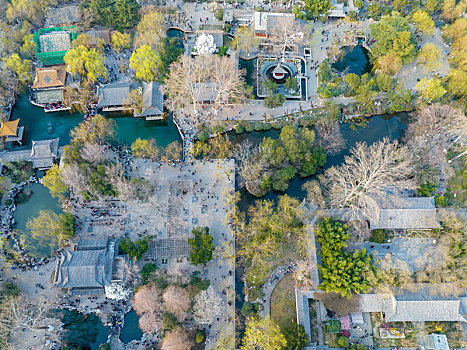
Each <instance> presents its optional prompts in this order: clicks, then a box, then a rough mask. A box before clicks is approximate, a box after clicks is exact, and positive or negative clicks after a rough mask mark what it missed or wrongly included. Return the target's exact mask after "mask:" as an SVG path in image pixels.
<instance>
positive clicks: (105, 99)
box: [97, 83, 132, 112]
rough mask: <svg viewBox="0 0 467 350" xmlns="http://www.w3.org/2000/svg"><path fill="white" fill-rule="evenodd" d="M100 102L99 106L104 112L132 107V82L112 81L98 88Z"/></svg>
mask: <svg viewBox="0 0 467 350" xmlns="http://www.w3.org/2000/svg"><path fill="white" fill-rule="evenodd" d="M97 95H98V97H99V102H98V104H97V108H99V109H102V110H103V111H104V112H114V111H124V110H129V109H131V108H132V107H131V103H130V84H129V83H112V84H106V85H101V86H99V87H98V88H97Z"/></svg>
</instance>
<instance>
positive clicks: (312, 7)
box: [293, 0, 331, 19]
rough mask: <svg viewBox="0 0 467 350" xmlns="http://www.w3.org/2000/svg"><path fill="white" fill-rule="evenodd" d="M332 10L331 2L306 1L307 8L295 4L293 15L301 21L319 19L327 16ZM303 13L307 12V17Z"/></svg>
mask: <svg viewBox="0 0 467 350" xmlns="http://www.w3.org/2000/svg"><path fill="white" fill-rule="evenodd" d="M330 8H331V2H330V1H329V0H305V6H303V7H302V6H300V5H299V4H295V6H294V8H293V13H294V14H295V16H296V17H297V18H301V19H317V18H321V17H324V16H326V15H327V12H328V10H329V9H330ZM302 11H304V12H305V16H304V15H303V13H302Z"/></svg>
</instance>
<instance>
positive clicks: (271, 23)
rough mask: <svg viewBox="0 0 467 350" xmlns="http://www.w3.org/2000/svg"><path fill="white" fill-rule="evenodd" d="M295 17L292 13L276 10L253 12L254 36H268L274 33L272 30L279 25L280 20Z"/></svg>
mask: <svg viewBox="0 0 467 350" xmlns="http://www.w3.org/2000/svg"><path fill="white" fill-rule="evenodd" d="M290 18H293V19H295V15H294V14H292V13H277V12H255V13H254V27H255V28H254V29H255V34H256V36H261V37H266V38H267V37H269V36H271V35H274V32H275V31H276V30H277V28H278V26H280V24H281V21H284V20H289V19H290Z"/></svg>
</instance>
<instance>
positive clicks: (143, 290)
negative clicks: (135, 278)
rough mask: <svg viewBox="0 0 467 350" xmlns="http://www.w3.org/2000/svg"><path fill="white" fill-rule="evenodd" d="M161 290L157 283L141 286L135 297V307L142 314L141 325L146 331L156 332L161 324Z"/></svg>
mask: <svg viewBox="0 0 467 350" xmlns="http://www.w3.org/2000/svg"><path fill="white" fill-rule="evenodd" d="M160 294H161V291H160V289H159V288H157V287H156V286H155V285H153V284H151V285H145V286H141V287H139V289H138V291H137V292H136V294H135V297H134V299H133V307H134V308H135V311H136V313H137V314H138V315H139V316H141V317H140V319H139V327H140V328H141V330H142V331H143V332H145V333H150V334H151V333H155V332H156V331H157V329H158V328H159V327H160V326H161V322H160V320H161V319H162V311H161V297H160Z"/></svg>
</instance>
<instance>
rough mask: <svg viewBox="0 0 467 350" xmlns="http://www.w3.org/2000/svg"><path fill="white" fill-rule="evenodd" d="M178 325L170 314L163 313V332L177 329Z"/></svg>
mask: <svg viewBox="0 0 467 350" xmlns="http://www.w3.org/2000/svg"><path fill="white" fill-rule="evenodd" d="M178 325H179V323H178V320H177V317H176V316H175V315H174V314H172V313H170V312H165V311H164V313H163V314H162V328H163V329H164V330H165V331H171V330H172V329H174V328H177V326H178Z"/></svg>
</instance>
